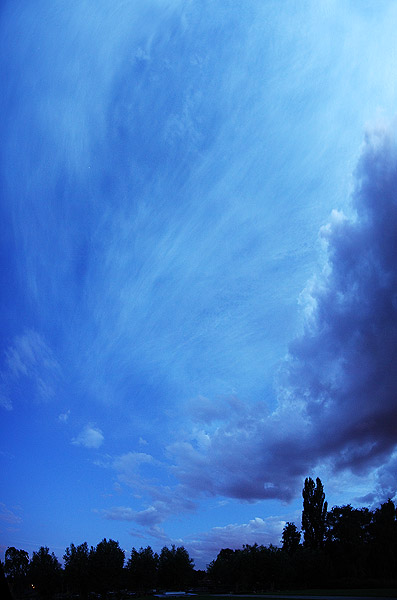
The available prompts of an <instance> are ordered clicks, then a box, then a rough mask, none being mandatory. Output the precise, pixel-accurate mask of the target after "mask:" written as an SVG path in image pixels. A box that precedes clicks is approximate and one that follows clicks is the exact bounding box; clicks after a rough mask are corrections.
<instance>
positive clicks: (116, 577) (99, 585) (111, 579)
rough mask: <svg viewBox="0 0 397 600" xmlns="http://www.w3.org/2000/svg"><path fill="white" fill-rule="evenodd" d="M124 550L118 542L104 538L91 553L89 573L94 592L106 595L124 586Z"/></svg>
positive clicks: (92, 548)
mask: <svg viewBox="0 0 397 600" xmlns="http://www.w3.org/2000/svg"><path fill="white" fill-rule="evenodd" d="M124 558H125V555H124V550H122V549H121V548H120V545H119V543H118V542H116V541H114V540H107V539H106V538H104V539H103V540H102V541H101V542H99V544H98V545H97V546H96V547H95V548H94V547H91V550H90V552H89V573H90V576H91V587H92V589H93V590H94V591H96V592H98V593H100V594H105V593H106V592H108V591H110V590H118V589H120V588H121V587H122V584H123V582H124V581H123V580H124V578H123V566H124Z"/></svg>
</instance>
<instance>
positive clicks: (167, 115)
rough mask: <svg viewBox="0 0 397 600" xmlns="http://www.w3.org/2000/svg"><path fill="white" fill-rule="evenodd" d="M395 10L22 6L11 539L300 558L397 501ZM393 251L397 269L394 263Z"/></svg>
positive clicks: (12, 51)
mask: <svg viewBox="0 0 397 600" xmlns="http://www.w3.org/2000/svg"><path fill="white" fill-rule="evenodd" d="M396 24H397V7H396V4H395V3H394V2H392V1H390V2H389V1H386V0H385V1H383V0H378V1H377V2H376V3H375V2H369V1H368V2H367V1H365V0H358V1H354V2H353V1H351V2H350V1H348V0H346V1H342V0H334V1H331V0H329V1H328V0H322V1H321V2H318V1H310V0H307V1H304V2H295V1H292V0H286V1H285V2H281V1H270V0H269V1H268V0H264V1H260V0H247V2H237V1H234V0H219V1H217V2H206V1H204V2H201V1H200V2H199V1H198V0H191V1H186V0H184V1H182V0H181V1H177V0H169V1H168V0H156V1H154V0H153V1H147V0H145V1H143V0H130V1H124V2H122V1H115V2H111V3H109V2H105V1H104V0H103V1H96V2H93V1H89V0H85V1H83V2H81V1H77V0H76V1H72V2H67V3H65V2H62V1H60V0H55V1H54V0H51V1H49V0H41V1H39V2H36V3H35V6H34V7H33V6H32V5H31V4H30V3H27V2H23V1H22V0H21V1H17V2H5V3H3V6H2V9H1V12H0V30H1V31H0V33H1V35H0V39H1V42H0V43H1V46H2V47H1V53H0V56H1V60H0V70H1V79H2V81H3V86H2V91H1V93H0V103H1V106H0V108H1V119H0V128H1V131H0V134H1V174H0V193H1V205H0V211H1V220H0V227H1V241H0V244H1V246H0V278H1V279H0V283H1V303H2V305H1V307H2V310H1V320H0V326H1V337H0V340H1V341H0V343H1V348H0V410H1V426H2V433H1V447H0V460H1V472H2V479H3V481H2V486H1V490H2V491H1V497H0V534H1V535H0V542H1V544H2V549H3V550H4V549H5V548H7V546H10V545H13V546H16V547H17V548H23V549H25V550H28V551H29V552H32V551H33V550H35V549H37V548H38V547H39V546H40V545H47V546H49V547H50V549H51V550H53V551H55V553H56V554H57V555H58V556H59V557H61V556H62V554H63V552H64V549H65V547H66V546H68V545H69V544H70V543H71V542H73V543H75V544H79V543H82V542H83V541H87V542H88V543H89V544H92V545H95V544H96V543H98V541H100V540H101V539H102V538H103V537H111V538H113V539H118V540H119V541H120V544H121V546H122V547H123V548H124V549H125V550H126V551H127V552H128V551H129V550H130V549H131V547H132V546H135V547H139V546H147V545H148V544H150V545H152V546H153V547H154V548H155V549H156V550H158V549H160V548H161V547H162V546H163V545H164V544H168V545H169V544H171V543H177V544H184V545H185V546H186V547H187V548H188V550H189V552H190V554H191V556H192V557H193V558H194V560H195V563H196V566H197V567H200V568H202V567H205V565H206V564H207V563H208V562H209V561H210V560H212V559H213V558H215V557H216V554H217V552H218V551H219V549H220V548H222V547H238V546H241V544H243V543H254V542H258V543H260V544H261V543H263V544H269V543H275V544H277V543H279V540H280V537H281V531H282V529H283V526H284V524H285V522H286V521H291V520H292V521H295V522H296V523H297V524H298V525H299V524H300V511H301V500H300V498H301V489H302V485H303V480H304V478H305V477H306V476H309V475H311V476H320V477H321V478H322V480H323V483H324V487H325V491H326V495H327V498H328V501H329V504H330V505H331V506H332V505H333V504H342V503H348V502H351V503H353V504H356V505H367V506H371V505H375V504H376V503H379V502H381V501H383V500H385V499H387V498H388V497H394V496H395V493H396V480H395V472H396V469H395V467H396V456H397V455H396V439H395V435H394V433H393V431H392V423H393V420H394V422H395V420H396V400H395V397H396V394H395V391H396V387H397V379H396V376H395V374H394V370H395V362H396V358H397V356H396V351H395V347H396V343H395V342H396V341H397V315H396V312H395V311H396V310H397V309H396V307H397V301H396V294H397V291H396V290H397V269H396V266H395V260H394V258H393V256H396V252H395V250H396V249H395V247H394V246H395V243H396V242H395V239H396V233H397V216H396V215H397V213H396V211H397V209H396V165H397V160H396V158H397V156H396V139H395V106H396V96H397V90H396V73H397V42H396V39H395V27H396ZM393 252H394V254H393Z"/></svg>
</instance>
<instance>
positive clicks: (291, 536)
mask: <svg viewBox="0 0 397 600" xmlns="http://www.w3.org/2000/svg"><path fill="white" fill-rule="evenodd" d="M300 541H301V533H300V531H298V530H297V528H296V525H295V524H294V523H287V524H286V526H285V527H284V529H283V537H282V544H283V550H284V552H287V554H289V555H290V556H291V555H292V554H294V552H296V551H297V549H298V548H299V544H300Z"/></svg>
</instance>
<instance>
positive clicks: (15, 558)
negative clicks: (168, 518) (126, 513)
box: [4, 538, 194, 599]
mask: <svg viewBox="0 0 397 600" xmlns="http://www.w3.org/2000/svg"><path fill="white" fill-rule="evenodd" d="M63 560H64V567H63V568H62V567H61V564H60V562H59V560H58V559H57V557H56V556H55V554H54V553H53V552H51V553H50V550H49V548H47V547H45V546H42V547H41V548H39V550H38V551H37V552H33V556H32V558H31V560H29V555H28V553H27V552H26V551H25V550H17V549H16V548H14V547H11V548H8V549H7V550H6V553H5V561H4V571H5V574H6V576H7V581H8V583H9V587H10V589H11V590H12V592H13V594H14V596H16V597H19V596H23V595H24V594H25V593H26V591H27V590H29V591H30V592H32V591H34V592H35V593H36V594H37V595H38V596H40V597H42V598H52V597H53V596H54V594H56V593H60V592H64V593H67V594H78V596H79V597H80V598H83V599H84V598H87V597H88V595H89V593H90V592H94V593H97V594H100V595H101V596H105V595H106V593H107V592H109V591H113V592H114V591H118V590H122V589H126V590H131V591H136V592H141V593H148V592H150V591H152V590H154V589H155V588H157V587H159V588H161V589H165V590H169V589H186V587H187V586H189V585H191V583H192V582H193V577H194V564H193V560H192V559H191V558H190V556H189V553H188V551H187V550H186V549H185V548H184V547H183V546H180V547H176V546H175V545H172V546H171V548H168V547H167V546H164V547H163V548H162V550H161V552H160V553H159V554H157V553H156V552H153V550H152V548H151V547H150V546H148V547H147V548H140V549H139V550H137V549H136V548H132V550H131V556H130V558H129V559H128V560H127V561H126V560H125V552H124V550H122V549H121V548H120V545H119V542H117V541H115V540H112V539H109V540H107V539H106V538H105V539H103V540H102V541H101V542H99V544H97V546H96V547H93V546H91V548H89V547H88V544H87V542H84V543H82V544H80V545H78V546H76V545H75V544H70V546H68V548H66V550H65V554H64V555H63Z"/></svg>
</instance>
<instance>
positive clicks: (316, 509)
mask: <svg viewBox="0 0 397 600" xmlns="http://www.w3.org/2000/svg"><path fill="white" fill-rule="evenodd" d="M302 496H303V511H302V530H303V536H304V542H303V544H304V546H305V547H306V548H311V549H312V550H318V549H320V548H322V547H323V544H324V536H325V518H326V515H327V507H328V505H327V502H325V494H324V489H323V484H322V483H321V479H319V478H318V477H317V479H316V483H314V481H313V479H312V478H311V477H308V478H306V479H305V485H304V488H303V490H302Z"/></svg>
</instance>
